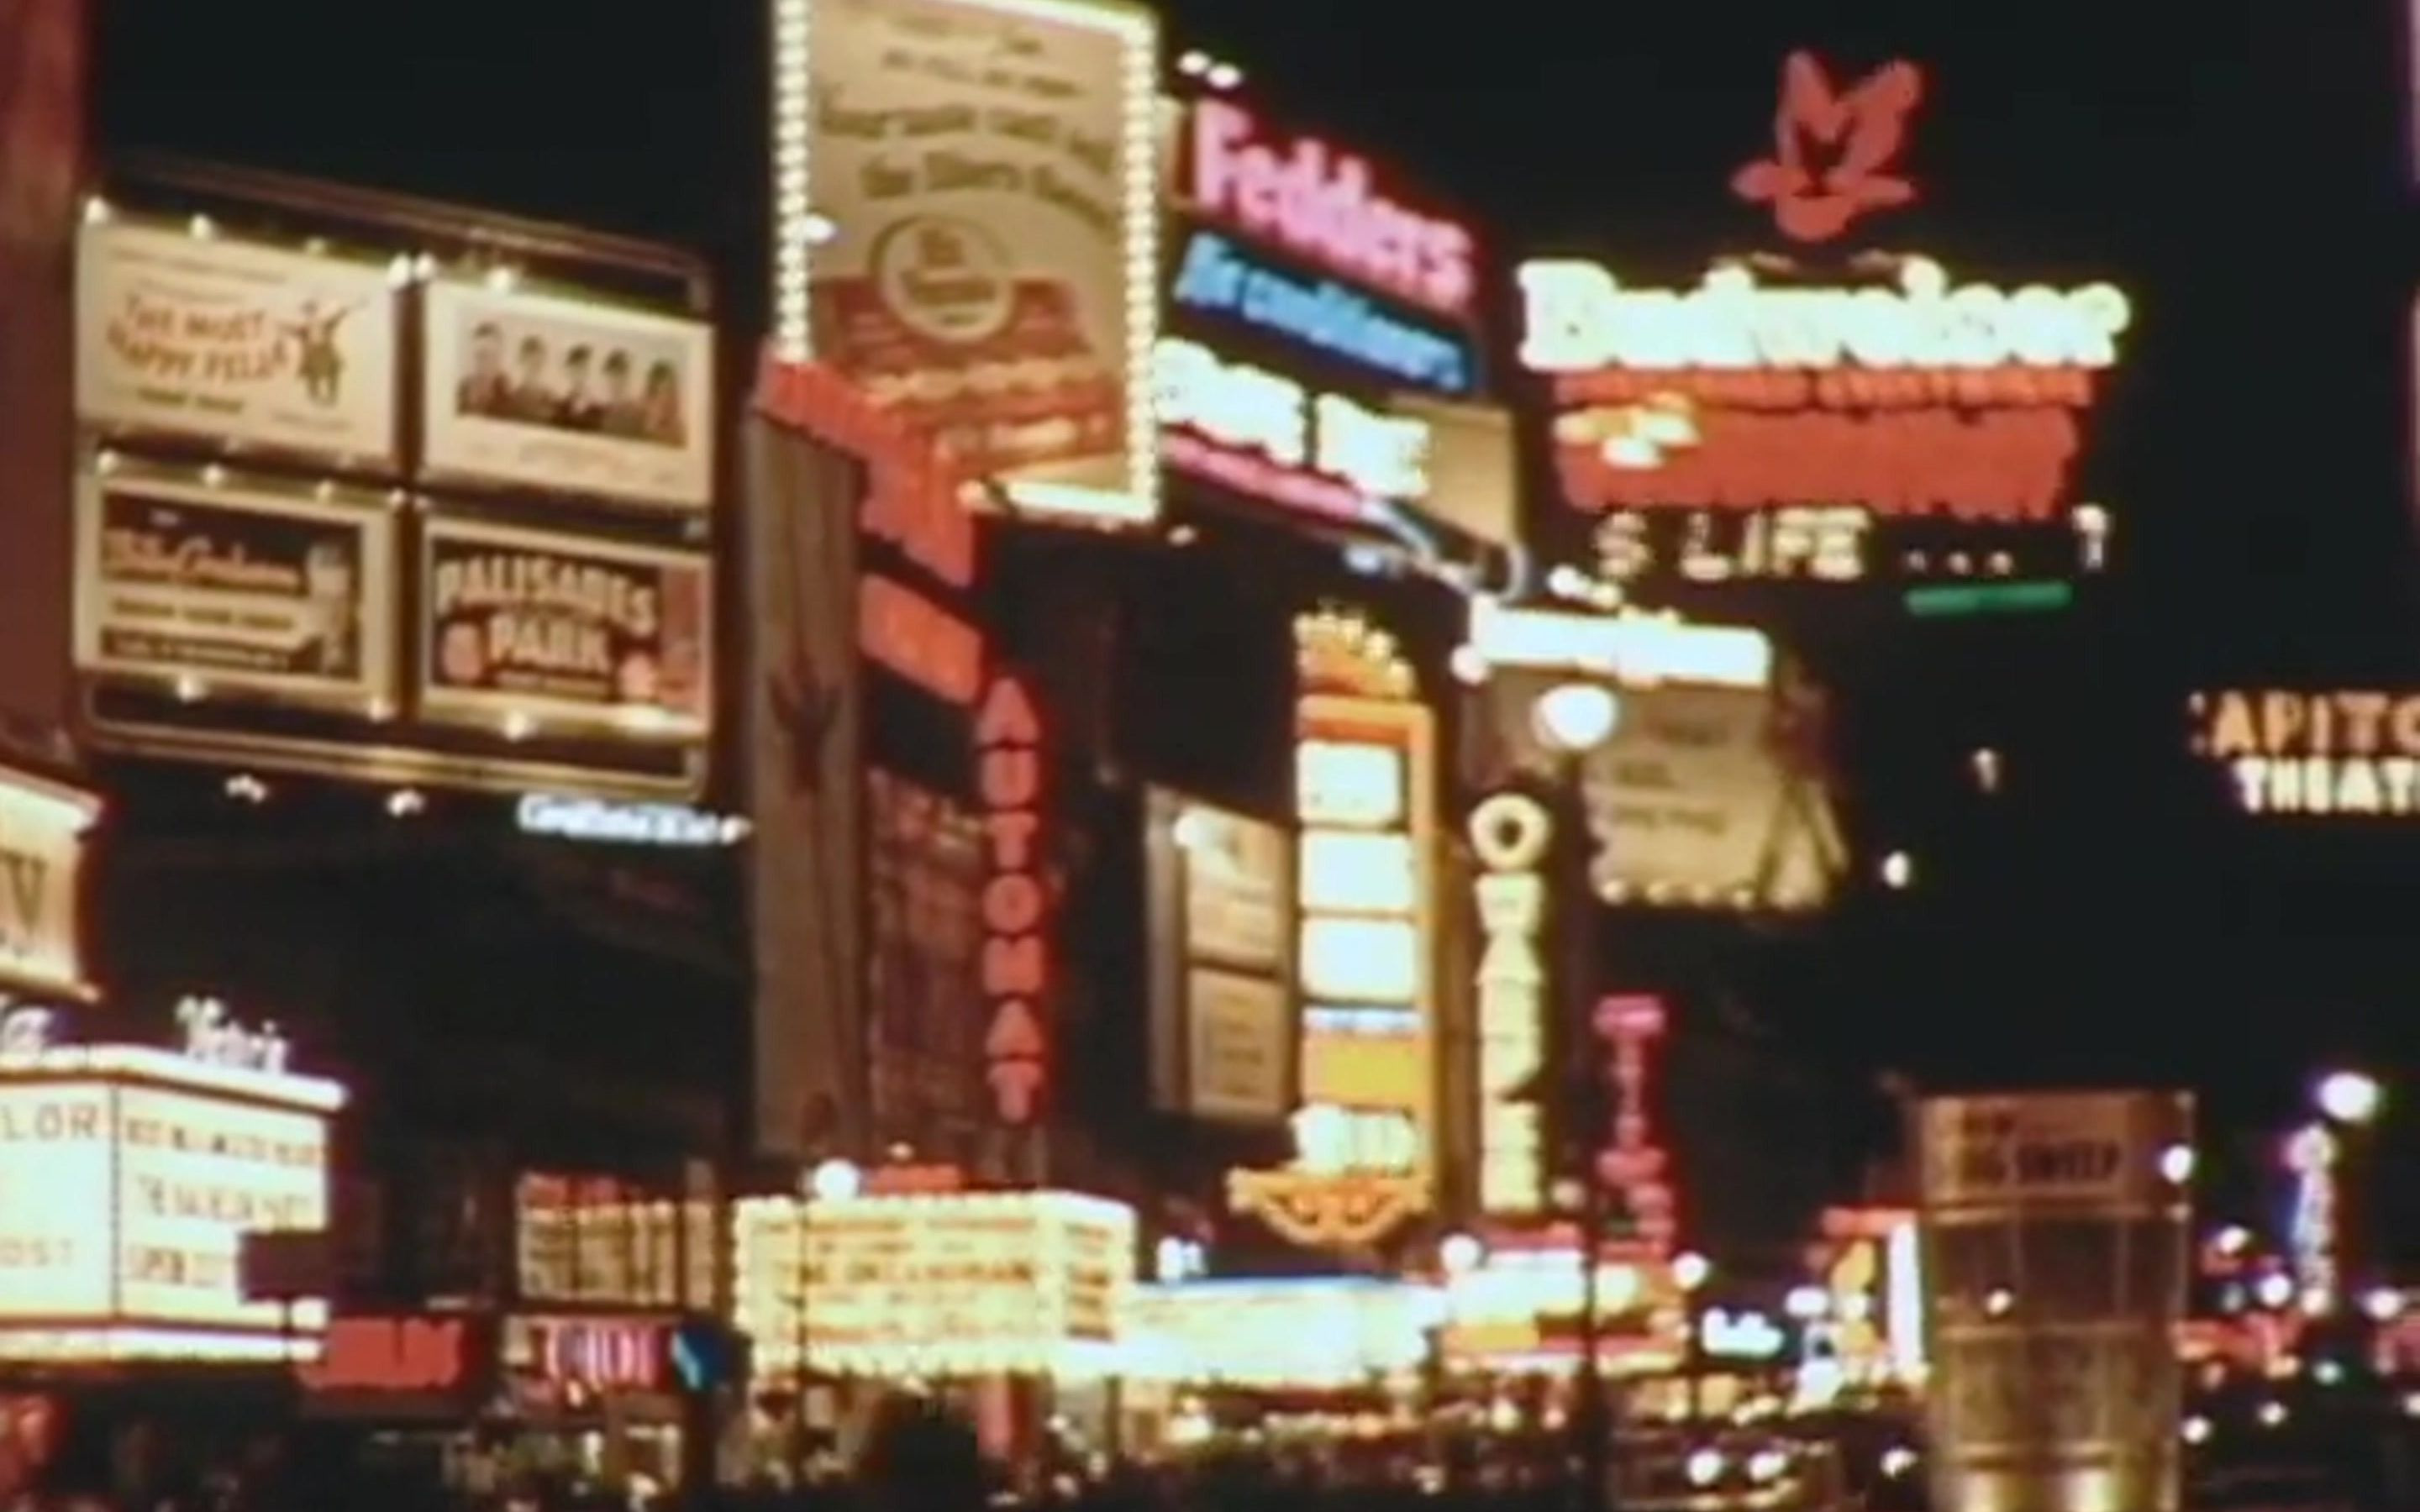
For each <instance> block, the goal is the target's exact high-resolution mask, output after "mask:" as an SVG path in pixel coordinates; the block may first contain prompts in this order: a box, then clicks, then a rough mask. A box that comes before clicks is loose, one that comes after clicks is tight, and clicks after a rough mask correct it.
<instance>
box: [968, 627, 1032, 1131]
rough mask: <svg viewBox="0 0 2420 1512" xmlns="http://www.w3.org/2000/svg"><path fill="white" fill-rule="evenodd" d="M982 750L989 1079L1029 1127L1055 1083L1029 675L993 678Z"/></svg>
mask: <svg viewBox="0 0 2420 1512" xmlns="http://www.w3.org/2000/svg"><path fill="white" fill-rule="evenodd" d="M975 749H976V764H975V782H976V790H977V793H978V795H979V796H980V797H981V799H982V802H983V806H984V845H985V851H986V852H987V853H988V856H987V859H988V864H989V867H990V876H989V878H988V879H987V880H986V881H985V884H984V893H983V927H984V942H983V991H984V1001H985V1004H986V1005H987V1008H986V1011H987V1012H988V1013H989V1015H990V1026H989V1027H988V1028H987V1029H986V1030H985V1033H984V1062H985V1079H986V1081H987V1082H988V1084H989V1086H990V1088H991V1095H992V1107H993V1109H994V1111H995V1112H996V1113H998V1115H999V1117H1000V1119H1001V1122H1002V1123H1009V1124H1029V1123H1032V1122H1033V1121H1034V1118H1035V1116H1036V1114H1037V1112H1038V1111H1039V1109H1040V1106H1041V1102H1042V1095H1043V1091H1044V1088H1045V1087H1046V1085H1047V1081H1048V1041H1047V1036H1046V1034H1045V1032H1044V1030H1043V1003H1044V1000H1045V999H1044V994H1045V993H1047V991H1048V990H1049V985H1050V965H1051V962H1050V948H1049V944H1048V941H1047V923H1048V919H1049V914H1050V898H1049V887H1048V885H1047V881H1046V879H1045V877H1044V875H1043V869H1042V855H1043V847H1042V843H1041V828H1042V820H1041V809H1040V804H1041V797H1042V721H1041V718H1040V717H1039V716H1038V715H1037V714H1036V713H1035V712H1034V707H1033V696H1032V692H1031V691H1030V690H1029V689H1028V688H1027V687H1026V685H1025V682H1024V680H1023V679H1022V678H1019V677H1017V676H1016V675H1015V674H1014V673H1006V672H1001V673H995V674H994V675H993V677H992V680H991V685H990V687H988V688H986V689H985V693H984V701H983V707H982V709H981V711H980V712H979V713H978V714H977V715H976V717H975Z"/></svg>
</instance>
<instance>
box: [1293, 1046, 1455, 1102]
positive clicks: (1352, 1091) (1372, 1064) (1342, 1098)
mask: <svg viewBox="0 0 2420 1512" xmlns="http://www.w3.org/2000/svg"><path fill="white" fill-rule="evenodd" d="M1428 1076H1429V1056H1428V1045H1427V1042H1426V1041H1425V1039H1424V1038H1423V1037H1421V1036H1419V1035H1417V1034H1357V1033H1351V1032H1342V1031H1337V1030H1332V1029H1331V1030H1321V1029H1306V1030H1305V1031H1304V1032H1303V1037H1302V1100H1303V1102H1305V1103H1314V1104H1315V1103H1333V1104H1335V1105H1336V1106H1338V1107H1347V1108H1388V1109H1399V1110H1401V1111H1403V1112H1405V1113H1408V1114H1417V1113H1419V1110H1421V1109H1422V1108H1425V1107H1426V1106H1427V1105H1428V1096H1427V1088H1428Z"/></svg>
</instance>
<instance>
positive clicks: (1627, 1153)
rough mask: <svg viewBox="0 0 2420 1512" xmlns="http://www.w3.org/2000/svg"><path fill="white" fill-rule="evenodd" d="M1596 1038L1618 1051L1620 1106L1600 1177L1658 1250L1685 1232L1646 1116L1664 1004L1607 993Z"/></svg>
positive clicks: (1600, 1156)
mask: <svg viewBox="0 0 2420 1512" xmlns="http://www.w3.org/2000/svg"><path fill="white" fill-rule="evenodd" d="M1595 1028H1596V1032H1597V1037H1598V1038H1599V1039H1601V1040H1603V1041H1606V1044H1608V1045H1609V1046H1611V1047H1612V1050H1613V1072H1612V1075H1613V1086H1614V1090H1615V1093H1616V1094H1617V1096H1616V1106H1615V1111H1614V1115H1613V1128H1612V1130H1611V1131H1610V1132H1611V1134H1612V1136H1613V1138H1612V1142H1611V1143H1610V1144H1608V1145H1606V1147H1605V1148H1604V1149H1600V1150H1598V1151H1597V1157H1596V1176H1597V1180H1600V1181H1602V1182H1604V1183H1605V1184H1606V1186H1609V1187H1611V1188H1612V1189H1613V1190H1614V1191H1616V1192H1618V1193H1620V1194H1621V1198H1622V1201H1623V1202H1624V1203H1625V1204H1626V1205H1627V1206H1628V1207H1629V1209H1630V1219H1631V1224H1632V1226H1633V1227H1636V1228H1637V1230H1638V1237H1639V1238H1640V1239H1641V1240H1643V1241H1645V1242H1647V1244H1648V1245H1649V1246H1651V1247H1652V1249H1653V1250H1654V1252H1655V1253H1656V1254H1657V1255H1659V1256H1660V1255H1662V1254H1665V1253H1666V1252H1668V1250H1669V1248H1670V1247H1671V1243H1672V1241H1673V1240H1674V1239H1675V1238H1676V1237H1678V1236H1679V1233H1680V1227H1681V1222H1680V1217H1679V1215H1678V1212H1677V1211H1676V1210H1677V1206H1678V1204H1677V1203H1676V1202H1675V1200H1674V1198H1673V1195H1672V1186H1671V1182H1670V1181H1669V1180H1668V1176H1669V1174H1670V1168H1671V1157H1670V1155H1669V1154H1668V1152H1667V1151H1666V1150H1665V1149H1664V1147H1663V1146H1661V1145H1659V1144H1657V1143H1655V1142H1654V1138H1653V1135H1652V1134H1651V1133H1650V1132H1649V1130H1650V1124H1649V1119H1648V1117H1647V1047H1648V1045H1649V1044H1650V1043H1652V1042H1653V1041H1656V1040H1659V1039H1662V1038H1663V1035H1664V1005H1663V1003H1662V1002H1661V1001H1659V1000H1658V999H1656V998H1652V997H1643V996H1624V997H1608V998H1606V999H1605V1000H1604V1001H1603V1002H1600V1003H1598V1004H1597V1006H1596V1018H1595Z"/></svg>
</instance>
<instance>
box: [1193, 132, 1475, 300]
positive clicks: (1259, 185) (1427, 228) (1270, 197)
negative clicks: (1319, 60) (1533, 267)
mask: <svg viewBox="0 0 2420 1512" xmlns="http://www.w3.org/2000/svg"><path fill="white" fill-rule="evenodd" d="M1189 114H1190V118H1189V120H1188V122H1187V131H1186V142H1185V151H1184V153H1183V157H1182V162H1181V163H1180V168H1179V171H1180V173H1181V174H1182V175H1183V179H1182V183H1181V189H1182V191H1183V193H1185V195H1186V197H1187V200H1189V202H1190V207H1191V208H1192V210H1193V211H1194V213H1196V214H1198V215H1201V216H1202V217H1203V218H1204V219H1207V220H1213V221H1218V222H1220V223H1223V224H1228V225H1232V226H1233V227H1235V228H1236V229H1237V230H1239V231H1241V232H1243V233H1244V234H1245V235H1247V236H1249V237H1252V238H1254V239H1259V240H1261V241H1264V242H1266V243H1268V244H1270V245H1273V246H1276V247H1278V248H1280V249H1281V250H1283V251H1286V252H1289V253H1292V254H1293V255H1295V256H1298V257H1301V258H1303V259H1305V260H1306V261H1309V262H1311V263H1313V264H1315V265H1317V266H1319V267H1321V268H1324V269H1327V270H1332V271H1335V272H1337V273H1340V274H1342V275H1343V276H1344V277H1345V278H1348V279H1350V280H1352V281H1354V282H1356V283H1360V284H1367V285H1371V286H1373V287H1375V288H1378V289H1381V290H1383V291H1385V292H1386V293H1388V294H1391V295H1393V296H1395V297H1396V298H1398V299H1402V300H1406V301H1410V302H1412V303H1414V304H1417V305H1419V306H1421V307H1423V308H1425V309H1430V310H1435V311H1437V312H1438V313H1440V314H1443V315H1450V316H1456V317H1457V318H1460V317H1466V316H1468V315H1469V314H1470V310H1471V302H1472V299H1473V297H1474V295H1475V294H1476V293H1477V287H1478V281H1477V278H1476V275H1475V273H1474V266H1473V265H1474V260H1475V252H1476V249H1475V247H1474V244H1473V239H1472V237H1471V234H1470V231H1469V229H1468V228H1467V227H1466V226H1465V225H1463V224H1461V223H1459V222H1457V221H1454V220H1452V219H1450V218H1449V217H1446V216H1442V215H1436V214H1432V213H1429V212H1426V211H1422V210H1419V209H1415V208H1411V207H1410V206H1408V205H1406V204H1404V202H1403V201H1401V200H1400V199H1397V198H1395V197H1394V196H1393V195H1391V194H1389V193H1388V192H1387V191H1386V189H1385V187H1384V186H1383V185H1382V184H1381V183H1380V182H1379V181H1378V180H1377V177H1376V175H1375V174H1374V173H1373V171H1372V169H1371V166H1370V164H1369V162H1367V161H1366V160H1365V159H1362V158H1360V157H1357V156H1356V155H1354V154H1352V153H1348V152H1342V151H1339V150H1338V149H1337V148H1335V147H1330V146H1329V145H1328V144H1327V143H1326V142H1324V141H1322V140H1320V139H1319V138H1317V137H1314V136H1301V135H1290V134H1288V133H1285V132H1282V131H1276V130H1274V129H1272V128H1270V127H1269V126H1267V125H1266V124H1264V122H1263V121H1262V120H1261V119H1260V118H1259V117H1258V116H1255V115H1254V114H1253V113H1252V112H1251V111H1249V110H1247V109H1245V108H1244V107H1243V106H1241V105H1238V104H1235V103H1233V101H1231V100H1218V99H1210V98H1205V99H1202V100H1195V101H1194V102H1193V105H1192V108H1191V111H1190V113H1189Z"/></svg>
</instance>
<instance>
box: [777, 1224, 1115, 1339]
mask: <svg viewBox="0 0 2420 1512" xmlns="http://www.w3.org/2000/svg"><path fill="white" fill-rule="evenodd" d="M804 1206H805V1211H806V1214H807V1218H806V1239H807V1242H806V1246H805V1251H804V1253H803V1254H801V1252H800V1248H799V1211H800V1204H799V1202H798V1200H797V1199H796V1198H792V1197H771V1198H759V1199H754V1200H751V1201H747V1202H743V1203H741V1204H739V1206H738V1209H737V1216H736V1220H735V1225H734V1235H733V1241H734V1244H735V1246H736V1252H737V1269H736V1275H737V1293H736V1305H737V1321H738V1323H739V1325H740V1327H742V1328H744V1329H746V1330H747V1331H748V1333H749V1334H750V1335H752V1337H753V1338H754V1339H755V1341H756V1359H757V1363H758V1365H759V1367H760V1368H761V1369H763V1370H765V1371H768V1372H786V1371H791V1370H795V1369H796V1368H797V1365H798V1360H799V1337H800V1326H801V1321H802V1319H801V1317H800V1312H799V1308H800V1304H801V1301H802V1300H803V1304H804V1318H803V1324H804V1329H805V1340H806V1345H807V1349H808V1351H809V1358H810V1363H811V1364H812V1365H813V1366H814V1368H815V1369H817V1370H822V1371H830V1372H832V1373H836V1374H841V1375H861V1376H880V1377H889V1378H892V1379H897V1378H900V1377H904V1376H911V1375H935V1376H946V1375H979V1374H990V1373H995V1372H1010V1373H1018V1374H1043V1375H1054V1376H1077V1377H1093V1376H1097V1375H1101V1374H1104V1373H1107V1372H1108V1371H1109V1369H1110V1368H1111V1367H1112V1366H1113V1365H1114V1352H1115V1342H1116V1339H1117V1336H1118V1333H1119V1329H1120V1326H1121V1322H1122V1313H1123V1310H1124V1307H1125V1298H1126V1294H1127V1291H1128V1289H1129V1288H1131V1287H1132V1285H1133V1282H1134V1259H1135V1253H1134V1252H1135V1225H1134V1211H1133V1210H1132V1209H1130V1208H1127V1207H1126V1206H1125V1205H1124V1204H1122V1203H1115V1202H1109V1201H1105V1200H1103V1199H1101V1198H1098V1197H1087V1196H1077V1195H1075V1194H1072V1193H1065V1192H997V1193H948V1194H930V1195H912V1196H867V1197H851V1198H845V1199H839V1200H833V1199H817V1200H815V1201H813V1202H810V1203H807V1204H805V1205H804Z"/></svg>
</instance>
